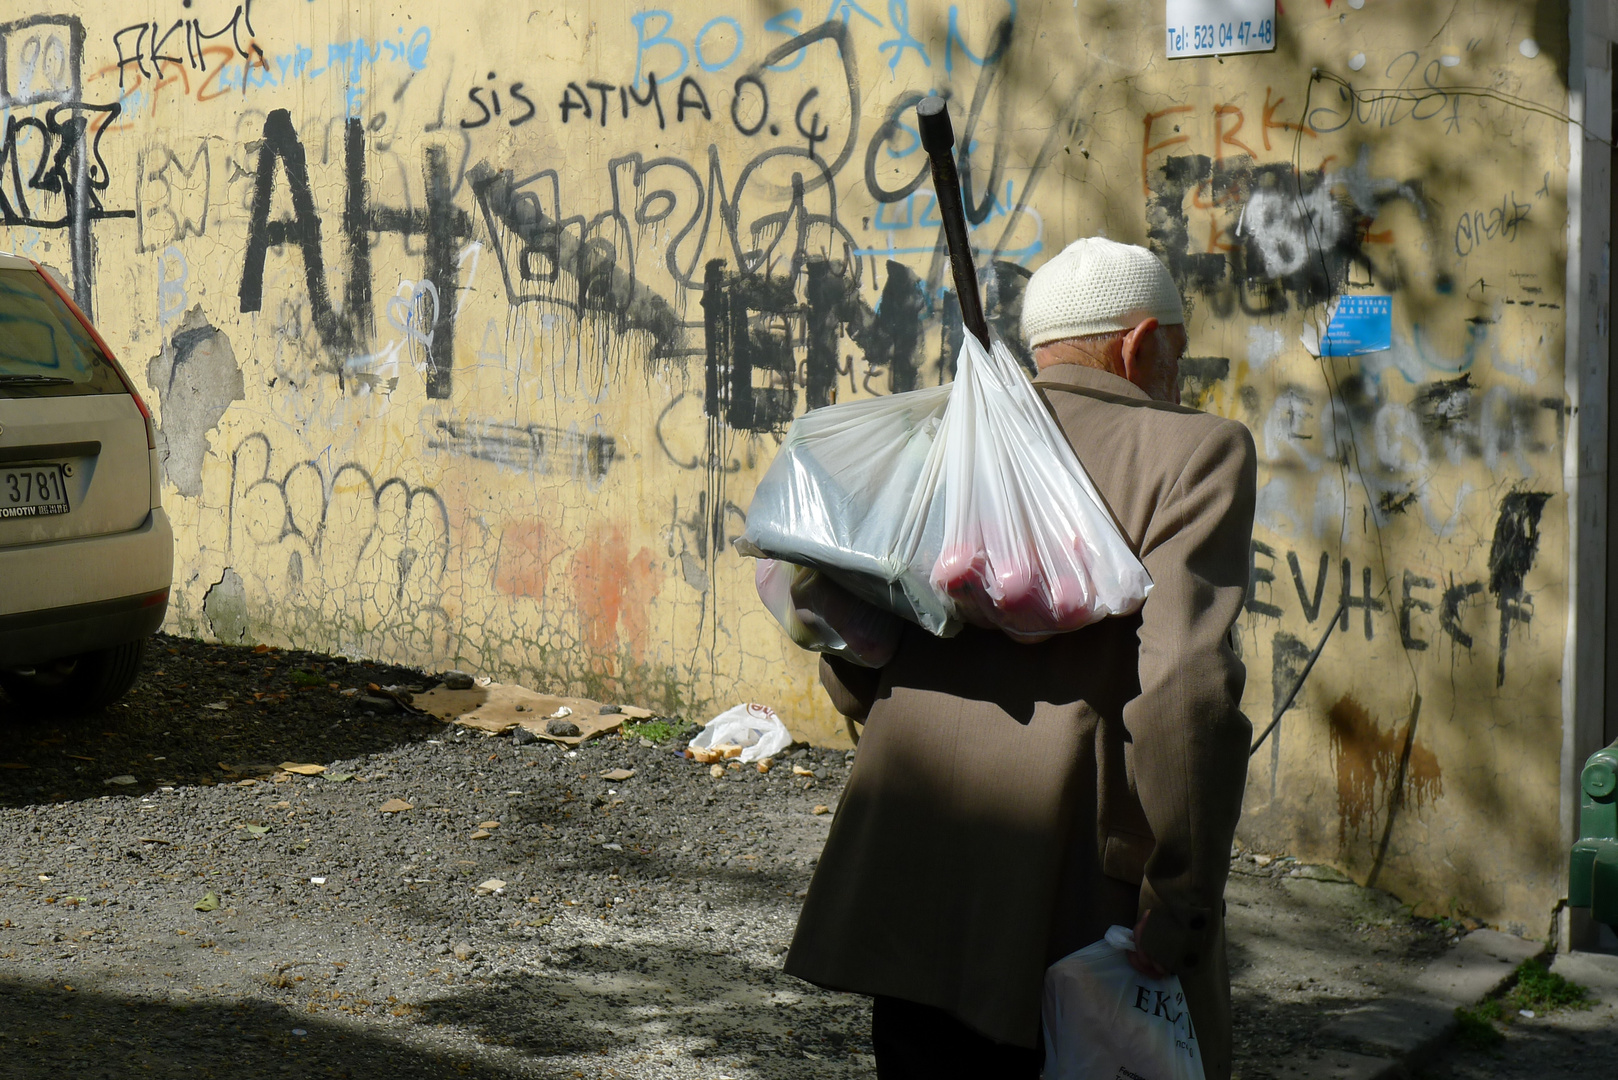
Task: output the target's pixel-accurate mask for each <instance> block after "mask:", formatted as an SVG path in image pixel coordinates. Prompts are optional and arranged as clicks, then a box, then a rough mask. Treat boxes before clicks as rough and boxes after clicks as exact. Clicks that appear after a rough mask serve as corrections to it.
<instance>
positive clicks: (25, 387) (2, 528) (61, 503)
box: [0, 254, 174, 711]
mask: <svg viewBox="0 0 1618 1080" xmlns="http://www.w3.org/2000/svg"><path fill="white" fill-rule="evenodd" d="M155 446H156V439H155V437H154V432H153V429H152V418H151V413H150V412H148V411H147V408H146V404H145V402H143V401H142V400H141V399H140V395H139V394H137V393H136V392H135V388H134V386H133V384H131V383H130V381H129V378H128V376H127V375H125V374H124V371H123V369H122V368H120V367H119V366H118V362H117V361H116V360H115V359H113V356H112V352H111V351H110V350H109V349H108V348H107V345H106V342H104V341H102V340H101V335H100V334H98V333H96V330H95V328H94V327H93V326H91V325H90V322H89V320H88V319H86V318H85V317H84V315H83V313H82V312H80V311H79V309H78V307H77V306H76V305H75V304H74V303H73V301H72V299H71V298H70V297H69V296H68V294H67V293H66V292H65V291H64V290H63V289H62V288H61V286H60V285H59V284H58V283H57V282H56V280H55V279H54V278H53V277H51V275H50V274H49V273H48V272H46V271H45V270H44V269H42V268H41V267H40V266H39V264H37V263H34V262H31V261H29V260H27V259H21V258H17V257H16V256H12V255H4V254H0V689H3V690H4V691H5V695H6V697H8V698H9V699H10V704H12V705H13V706H15V705H32V706H43V707H49V708H52V709H62V710H65V711H78V710H84V709H92V708H98V707H100V706H103V705H107V704H109V703H111V702H113V701H116V700H117V699H118V698H119V697H122V696H123V695H124V693H126V692H127V691H128V690H129V688H130V687H131V686H132V685H133V684H134V682H135V677H136V675H137V674H138V672H139V670H140V662H141V657H142V656H143V655H144V653H145V649H146V642H147V640H148V639H149V638H150V637H151V635H152V634H153V633H155V632H156V631H157V628H158V627H159V626H160V625H162V622H163V616H164V613H165V612H166V611H167V610H168V600H169V585H170V581H171V575H172V573H173V569H174V534H173V532H172V531H171V530H170V527H169V520H168V517H167V515H165V514H164V513H163V507H162V505H161V503H160V500H159V498H158V461H157V451H156V449H155ZM4 707H5V703H4V702H3V701H0V708H4Z"/></svg>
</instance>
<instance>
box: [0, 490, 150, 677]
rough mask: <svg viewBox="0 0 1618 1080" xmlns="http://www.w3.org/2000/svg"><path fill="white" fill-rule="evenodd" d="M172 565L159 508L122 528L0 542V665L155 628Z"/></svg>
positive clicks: (103, 644) (98, 645)
mask: <svg viewBox="0 0 1618 1080" xmlns="http://www.w3.org/2000/svg"><path fill="white" fill-rule="evenodd" d="M173 572H174V533H173V531H172V529H171V528H170V526H169V519H168V515H166V514H165V513H163V511H162V510H161V509H157V510H153V511H152V513H151V516H149V517H148V518H147V519H146V521H145V523H144V524H143V525H142V526H141V527H140V528H138V529H134V530H132V531H130V532H127V533H119V534H116V535H112V536H97V537H89V538H81V539H75V540H63V541H59V542H56V543H49V544H31V545H28V546H26V547H16V548H0V582H6V583H7V584H6V587H5V588H4V589H0V668H6V667H24V666H28V665H32V664H38V663H43V662H45V661H47V660H55V659H58V658H60V657H64V656H73V655H76V654H78V653H82V652H89V651H90V650H92V649H105V648H110V647H111V646H113V645H121V644H123V643H124V642H127V641H134V640H135V639H137V638H141V637H145V636H147V635H149V634H152V633H155V632H156V631H157V629H158V628H159V627H160V626H162V625H163V617H164V615H165V614H166V613H167V611H168V596H169V584H170V581H171V580H172V575H173Z"/></svg>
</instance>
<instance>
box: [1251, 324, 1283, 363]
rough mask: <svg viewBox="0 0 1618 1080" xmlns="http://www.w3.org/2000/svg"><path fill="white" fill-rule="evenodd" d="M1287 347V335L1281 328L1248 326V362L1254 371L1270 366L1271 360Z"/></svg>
mask: <svg viewBox="0 0 1618 1080" xmlns="http://www.w3.org/2000/svg"><path fill="white" fill-rule="evenodd" d="M1285 348H1286V335H1285V334H1283V333H1281V331H1279V330H1273V329H1271V328H1270V327H1268V326H1249V327H1248V328H1247V362H1248V363H1249V364H1251V365H1252V367H1253V370H1254V371H1263V370H1264V369H1265V368H1267V367H1269V366H1270V361H1271V360H1274V359H1275V358H1276V357H1277V356H1280V355H1281V350H1282V349H1285Z"/></svg>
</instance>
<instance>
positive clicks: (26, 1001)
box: [0, 979, 573, 1080]
mask: <svg viewBox="0 0 1618 1080" xmlns="http://www.w3.org/2000/svg"><path fill="white" fill-rule="evenodd" d="M295 1029H296V1030H301V1031H303V1032H304V1034H303V1035H297V1034H294V1030H295ZM412 1041H414V1040H412ZM0 1058H3V1059H4V1060H5V1062H6V1064H5V1067H4V1072H5V1074H6V1075H7V1076H9V1077H15V1078H16V1080H45V1078H51V1080H58V1078H60V1077H69V1076H70V1077H75V1078H78V1080H102V1078H112V1077H120V1078H121V1077H126V1076H136V1075H149V1076H182V1075H183V1076H195V1077H220V1078H222V1080H223V1078H231V1080H242V1078H247V1077H265V1076H280V1075H292V1076H315V1077H345V1078H351V1080H416V1078H421V1080H443V1078H444V1077H467V1078H470V1080H496V1078H507V1077H513V1076H538V1077H548V1076H556V1077H563V1076H566V1077H571V1076H572V1075H573V1072H572V1070H568V1071H567V1072H565V1073H564V1072H561V1071H557V1072H555V1073H545V1072H536V1071H534V1070H532V1069H528V1068H519V1069H517V1071H512V1070H511V1069H509V1068H504V1067H501V1066H499V1065H495V1064H490V1063H488V1062H486V1061H480V1060H479V1059H478V1056H476V1055H473V1054H467V1053H456V1052H455V1051H453V1050H448V1049H446V1050H444V1051H441V1052H440V1051H434V1050H429V1049H422V1048H420V1047H416V1046H412V1045H409V1044H407V1043H406V1042H405V1041H404V1040H403V1039H401V1038H399V1037H397V1036H394V1035H392V1034H389V1033H388V1032H384V1031H376V1030H374V1029H372V1030H362V1029H360V1028H359V1027H358V1025H350V1024H338V1023H333V1022H330V1021H327V1020H323V1019H321V1018H319V1017H315V1016H308V1015H305V1014H302V1013H300V1012H298V1011H296V1010H293V1009H289V1008H282V1007H279V1006H275V1005H269V1004H265V1003H263V1002H256V1001H249V1002H240V1003H234V1004H233V1003H229V1002H216V1001H210V1002H201V1003H195V1004H182V1003H178V1002H165V1001H153V1000H142V999H131V998H125V997H119V996H116V995H104V994H99V993H95V992H91V991H86V990H82V989H80V990H74V991H69V990H67V989H65V988H63V987H61V986H51V985H45V984H40V983H35V982H29V981H25V980H19V979H0Z"/></svg>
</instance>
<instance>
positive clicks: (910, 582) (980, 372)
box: [738, 335, 1151, 641]
mask: <svg viewBox="0 0 1618 1080" xmlns="http://www.w3.org/2000/svg"><path fill="white" fill-rule="evenodd" d="M742 540H743V542H742V543H741V544H740V545H738V547H739V548H740V549H741V550H742V551H743V552H744V553H747V554H752V555H756V556H759V557H769V558H774V559H780V560H784V561H787V562H791V563H796V564H799V565H801V566H809V567H814V568H816V569H819V570H821V571H823V572H825V573H826V574H827V576H828V577H829V578H830V579H831V580H833V581H835V582H836V583H837V584H839V585H841V586H842V587H843V588H845V589H847V590H849V591H850V592H852V593H853V594H854V595H856V596H858V597H860V598H861V599H862V600H865V601H867V602H869V603H873V604H875V605H876V606H878V607H880V608H882V609H884V610H887V611H891V612H893V613H894V614H896V615H899V616H901V617H902V618H905V619H908V620H910V621H911V622H914V623H916V624H918V625H920V626H922V627H924V628H926V629H927V630H930V631H931V632H933V633H934V634H938V635H940V636H944V637H947V636H949V635H951V634H954V633H955V632H957V631H958V630H959V629H960V627H961V625H962V624H963V623H972V624H975V625H979V626H988V627H998V628H999V629H1002V630H1004V631H1005V632H1006V633H1008V634H1010V635H1011V636H1012V637H1014V638H1017V639H1019V640H1024V641H1037V640H1040V639H1042V638H1045V637H1049V636H1050V635H1052V634H1057V633H1062V632H1064V631H1068V630H1077V629H1079V628H1080V627H1083V626H1087V625H1089V624H1090V623H1093V622H1096V621H1097V620H1099V619H1102V618H1105V617H1107V616H1109V615H1120V614H1126V613H1128V612H1132V611H1135V610H1137V609H1138V608H1139V607H1140V605H1141V603H1142V602H1143V601H1144V600H1145V598H1146V594H1147V592H1148V591H1149V589H1150V588H1151V580H1150V578H1149V577H1148V575H1147V573H1146V569H1145V567H1143V566H1142V565H1141V563H1140V560H1139V559H1137V558H1136V557H1135V555H1134V553H1133V551H1131V549H1130V547H1129V545H1128V543H1127V541H1125V539H1124V537H1123V535H1122V534H1121V533H1120V532H1119V530H1118V527H1117V525H1116V524H1114V522H1113V521H1112V518H1111V516H1110V515H1109V513H1108V512H1107V510H1106V508H1105V506H1104V505H1103V504H1102V501H1101V498H1100V495H1099V494H1098V493H1097V492H1096V490H1095V486H1094V485H1093V484H1092V483H1091V481H1090V478H1089V476H1088V475H1087V474H1086V473H1085V471H1084V467H1083V466H1082V465H1081V464H1080V463H1079V460H1078V458H1077V457H1076V456H1075V455H1074V453H1073V449H1072V447H1071V446H1069V445H1068V442H1067V439H1066V438H1065V437H1064V436H1063V435H1062V432H1061V429H1060V428H1059V427H1058V426H1057V425H1056V422H1055V420H1054V419H1053V418H1052V417H1051V415H1050V413H1049V412H1048V411H1047V410H1046V408H1045V404H1044V402H1043V401H1042V400H1040V397H1039V394H1038V392H1037V391H1036V390H1035V389H1034V387H1033V385H1032V384H1031V383H1030V382H1029V381H1028V378H1027V376H1026V375H1025V374H1024V373H1023V371H1022V369H1021V368H1020V367H1019V366H1018V364H1017V362H1016V360H1015V359H1014V358H1013V357H1012V355H1011V353H1010V351H1009V350H1008V349H1007V348H1006V346H1005V344H1004V343H1003V342H1000V341H998V340H996V341H994V342H993V347H992V349H991V348H985V347H984V346H983V345H982V344H981V343H979V342H978V341H977V340H976V339H975V338H973V337H972V336H970V335H967V336H966V338H965V341H964V343H963V344H962V346H961V353H960V358H959V360H958V362H957V365H956V375H955V381H954V382H953V383H950V384H947V385H945V386H940V387H933V388H929V389H926V390H916V391H912V392H910V393H906V394H894V395H892V396H890V397H883V398H875V399H872V400H868V401H859V402H851V403H849V404H846V405H833V406H829V407H826V408H822V409H817V410H814V411H813V412H810V413H808V414H806V415H804V416H802V417H800V418H799V419H798V420H796V421H795V422H794V423H793V425H792V428H791V429H790V430H789V431H788V432H787V437H786V439H785V441H784V442H783V444H782V446H781V450H780V452H779V453H777V455H776V458H775V460H774V462H772V463H771V465H770V468H769V470H768V471H767V472H766V473H765V475H764V478H763V480H762V481H760V483H759V486H758V489H757V491H756V492H755V494H754V496H753V502H752V505H751V506H750V507H749V508H748V512H747V530H746V532H745V533H744V535H743V538H742Z"/></svg>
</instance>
